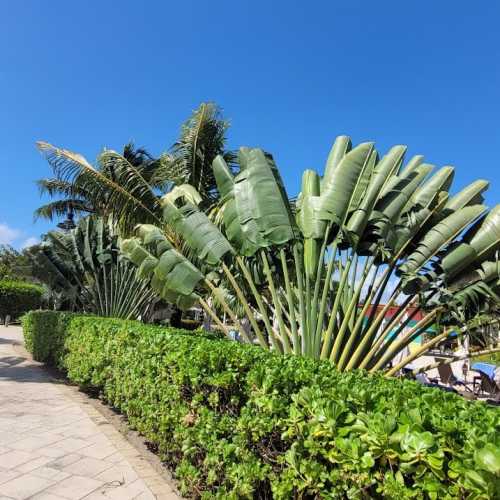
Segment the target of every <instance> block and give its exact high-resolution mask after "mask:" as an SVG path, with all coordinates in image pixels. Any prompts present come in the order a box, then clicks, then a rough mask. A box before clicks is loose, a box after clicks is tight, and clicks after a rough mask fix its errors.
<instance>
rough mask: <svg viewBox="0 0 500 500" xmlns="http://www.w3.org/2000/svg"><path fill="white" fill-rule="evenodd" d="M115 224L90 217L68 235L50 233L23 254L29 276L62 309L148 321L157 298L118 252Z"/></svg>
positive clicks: (84, 219) (64, 233) (65, 233)
mask: <svg viewBox="0 0 500 500" xmlns="http://www.w3.org/2000/svg"><path fill="white" fill-rule="evenodd" d="M118 240H119V236H118V234H117V233H116V230H115V228H114V226H113V224H110V222H109V221H106V220H104V219H103V218H100V217H96V216H88V217H85V218H83V219H81V220H80V221H79V223H78V225H77V226H76V227H75V228H74V229H72V230H70V231H65V232H63V231H52V232H49V233H48V234H47V235H45V236H44V238H43V240H42V242H41V243H40V244H38V245H34V246H32V247H30V248H28V249H26V250H25V254H24V255H25V257H26V258H27V259H28V260H29V262H30V264H31V266H30V271H31V275H32V276H33V277H34V278H36V279H37V280H39V281H40V282H41V283H43V284H45V285H46V286H47V287H48V289H49V291H50V293H51V296H52V299H53V300H52V302H54V303H55V304H56V305H57V306H59V308H63V309H69V310H76V311H84V312H91V313H94V314H98V315H100V316H112V317H117V318H124V319H137V318H139V317H141V318H142V319H144V318H145V317H147V316H148V315H149V313H150V312H152V308H153V306H154V304H155V303H156V302H158V298H157V297H155V295H154V294H153V293H152V291H151V288H150V287H149V284H148V283H147V282H145V281H144V280H141V279H140V278H138V277H137V276H136V272H135V268H133V266H132V265H131V263H130V262H129V261H128V260H126V259H124V258H123V257H122V256H121V255H120V252H119V247H118Z"/></svg>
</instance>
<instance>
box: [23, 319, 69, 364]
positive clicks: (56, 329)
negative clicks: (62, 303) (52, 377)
mask: <svg viewBox="0 0 500 500" xmlns="http://www.w3.org/2000/svg"><path fill="white" fill-rule="evenodd" d="M71 316H72V313H63V312H56V311H31V312H29V313H27V314H25V315H24V316H23V317H22V318H21V322H22V325H23V334H24V343H25V345H26V348H27V349H28V351H30V352H31V354H32V355H33V359H35V360H36V361H41V362H42V363H47V364H49V365H54V366H58V365H59V362H60V361H62V360H63V353H62V349H63V346H64V339H65V334H66V328H67V323H68V321H69V319H70V318H71ZM59 367H62V366H61V365H59Z"/></svg>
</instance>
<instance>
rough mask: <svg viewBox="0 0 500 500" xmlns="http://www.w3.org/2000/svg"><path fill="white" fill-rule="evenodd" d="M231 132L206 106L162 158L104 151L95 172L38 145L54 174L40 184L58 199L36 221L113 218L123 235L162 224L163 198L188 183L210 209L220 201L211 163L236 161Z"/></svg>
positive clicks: (128, 150)
mask: <svg viewBox="0 0 500 500" xmlns="http://www.w3.org/2000/svg"><path fill="white" fill-rule="evenodd" d="M228 126H229V124H228V122H227V121H226V120H224V119H223V118H222V114H221V111H220V109H219V108H218V107H217V106H216V105H215V104H213V103H203V104H201V106H200V107H199V108H198V109H197V110H195V111H194V113H193V114H192V116H191V117H190V118H189V119H188V120H187V121H186V122H185V123H184V124H183V126H182V129H181V135H180V138H179V140H178V141H177V142H176V143H175V144H174V145H173V146H172V148H171V150H170V152H168V153H165V154H163V155H162V156H161V157H160V158H157V159H155V158H153V157H152V156H151V155H150V154H149V153H148V152H147V151H146V150H144V149H135V148H134V145H133V144H131V143H129V144H127V145H126V146H125V147H124V150H123V152H122V153H121V154H120V153H117V152H115V151H112V150H104V151H103V152H102V153H101V154H100V155H99V157H98V159H97V165H96V166H93V165H91V164H90V163H89V162H88V161H87V160H86V159H85V158H84V157H83V156H81V155H79V154H77V153H73V152H71V151H68V150H65V149H61V148H57V147H55V146H52V145H51V144H48V143H46V142H38V143H37V145H38V148H39V149H40V151H41V152H42V153H43V154H44V155H45V156H46V158H47V160H48V162H49V163H50V165H51V167H52V170H53V172H54V174H55V177H54V178H48V179H41V180H39V181H38V186H39V188H40V191H41V193H42V194H48V195H49V196H51V197H56V196H57V197H60V199H58V200H55V201H52V202H50V203H48V204H46V205H43V206H42V207H40V208H39V209H38V210H37V211H36V212H35V217H43V218H47V219H50V220H52V219H53V218H55V217H60V216H64V215H66V214H67V213H68V212H72V213H75V214H77V215H85V214H98V215H101V216H104V217H109V216H112V217H113V218H114V219H115V220H116V221H118V222H119V224H120V226H121V228H122V229H123V230H125V231H130V230H131V229H132V228H133V227H134V226H135V225H136V224H137V223H138V222H146V221H147V222H151V223H155V224H161V204H160V195H161V193H164V192H168V191H169V190H171V189H172V187H173V186H175V185H177V184H184V183H192V184H193V185H195V186H196V187H197V189H198V191H199V192H200V195H201V196H202V199H203V200H204V201H205V204H206V205H210V204H211V203H212V202H213V201H214V200H216V199H217V196H218V193H217V185H216V182H215V179H214V176H213V173H212V169H211V164H212V161H213V160H214V158H215V157H216V156H217V155H222V156H223V157H224V158H225V159H226V160H227V161H228V162H229V164H231V162H232V161H233V159H234V158H233V155H232V154H231V153H230V152H227V151H226V150H225V147H226V132H227V129H228Z"/></svg>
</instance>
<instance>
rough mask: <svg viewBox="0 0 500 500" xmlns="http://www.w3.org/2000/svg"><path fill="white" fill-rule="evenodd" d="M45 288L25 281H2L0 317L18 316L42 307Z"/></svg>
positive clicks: (0, 285)
mask: <svg viewBox="0 0 500 500" xmlns="http://www.w3.org/2000/svg"><path fill="white" fill-rule="evenodd" d="M42 295H43V288H42V287H41V286H38V285H34V284H33V283H25V282H24V281H9V280H3V281H0V317H2V318H4V317H5V316H7V315H9V316H10V317H11V318H12V319H15V318H18V317H19V316H21V315H22V314H24V313H25V312H27V311H30V310H31V309H37V308H38V307H40V304H41V301H42Z"/></svg>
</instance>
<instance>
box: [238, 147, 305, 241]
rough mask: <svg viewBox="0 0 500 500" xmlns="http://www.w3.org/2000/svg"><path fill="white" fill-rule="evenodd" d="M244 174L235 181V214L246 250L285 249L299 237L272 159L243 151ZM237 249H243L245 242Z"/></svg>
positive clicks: (239, 174)
mask: <svg viewBox="0 0 500 500" xmlns="http://www.w3.org/2000/svg"><path fill="white" fill-rule="evenodd" d="M238 158H239V162H240V167H241V171H240V172H239V173H238V174H237V175H236V176H235V178H234V199H235V202H236V212H237V214H238V220H239V223H240V226H241V232H242V235H243V239H244V240H248V241H249V244H247V248H264V247H268V246H271V245H283V244H285V243H287V242H289V241H292V240H293V239H294V238H295V237H296V235H297V229H296V225H295V221H294V218H293V215H292V211H291V208H290V204H289V201H288V197H287V196H286V191H285V188H284V185H283V181H282V179H281V176H280V173H279V171H278V169H277V167H276V165H275V163H274V160H273V159H272V157H271V156H270V155H268V154H266V153H264V152H263V151H262V150H261V149H248V148H240V151H239V154H238ZM237 246H238V247H243V246H244V241H242V242H241V243H240V244H239V245H237Z"/></svg>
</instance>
